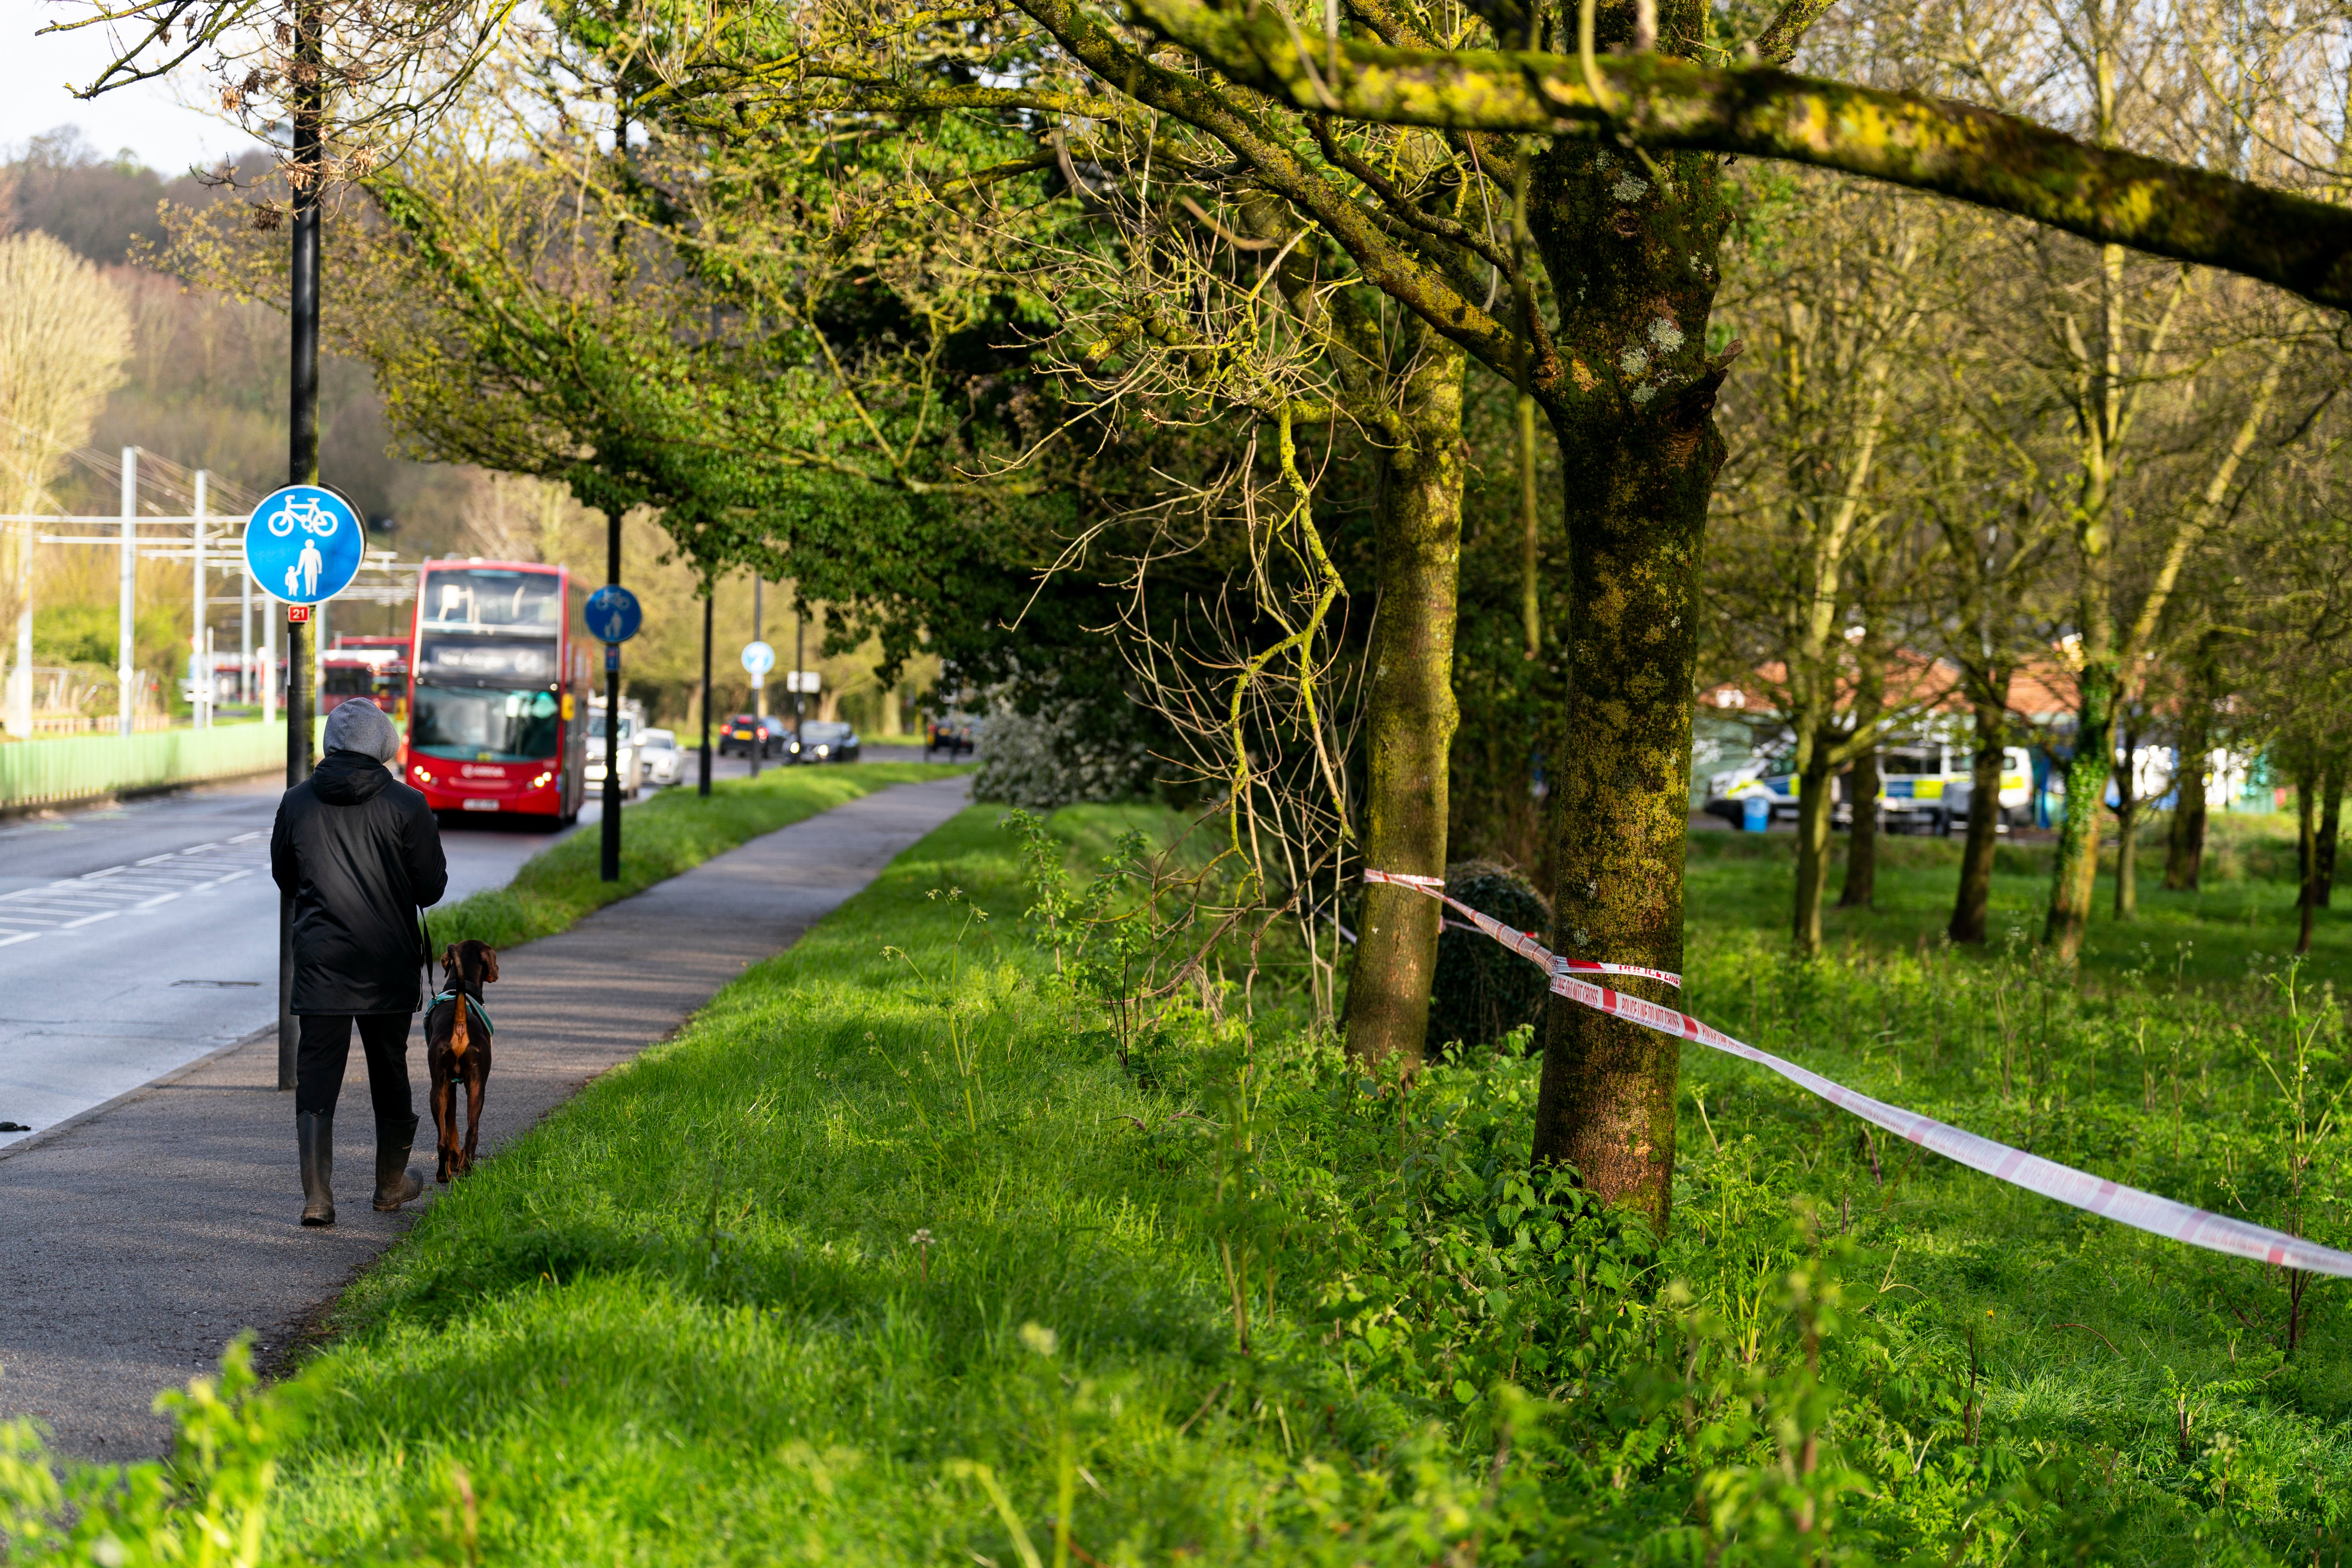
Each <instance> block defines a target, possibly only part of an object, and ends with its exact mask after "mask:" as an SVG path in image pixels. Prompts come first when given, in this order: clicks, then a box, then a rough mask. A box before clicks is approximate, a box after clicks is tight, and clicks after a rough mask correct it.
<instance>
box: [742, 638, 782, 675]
mask: <svg viewBox="0 0 2352 1568" xmlns="http://www.w3.org/2000/svg"><path fill="white" fill-rule="evenodd" d="M743 668H745V669H748V670H750V671H751V673H752V674H753V675H765V674H767V673H768V671H770V670H772V669H773V668H776V650H775V649H774V648H772V647H769V646H768V645H767V644H766V643H763V642H747V643H745V644H744V645H743Z"/></svg>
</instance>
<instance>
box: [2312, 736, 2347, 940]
mask: <svg viewBox="0 0 2352 1568" xmlns="http://www.w3.org/2000/svg"><path fill="white" fill-rule="evenodd" d="M2344 763H2345V756H2344V753H2343V752H2336V754H2335V755H2333V756H2331V757H2329V758H2328V759H2327V765H2326V767H2325V768H2323V769H2321V770H2320V774H2319V833H2318V837H2317V839H2316V840H2315V842H2314V844H2313V845H2312V903H2313V904H2314V905H2315V906H2316V907H2317V908H2319V909H2323V910H2324V909H2326V907H2327V895H2328V894H2329V892H2331V891H2332V890H2333V889H2334V888H2335V886H2336V828H2337V826H2338V825H2339V824H2340V823H2341V821H2342V819H2343V816H2344Z"/></svg>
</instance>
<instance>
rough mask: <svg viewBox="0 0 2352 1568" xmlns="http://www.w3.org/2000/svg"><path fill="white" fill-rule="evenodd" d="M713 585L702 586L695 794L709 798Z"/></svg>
mask: <svg viewBox="0 0 2352 1568" xmlns="http://www.w3.org/2000/svg"><path fill="white" fill-rule="evenodd" d="M715 596H716V595H713V594H712V592H711V584H709V583H705V584H703V585H702V773H701V777H700V778H699V779H698V781H697V782H696V784H695V790H694V793H695V794H697V795H702V796H704V797H706V798H707V797H708V796H709V794H710V601H711V600H712V598H714V597H715Z"/></svg>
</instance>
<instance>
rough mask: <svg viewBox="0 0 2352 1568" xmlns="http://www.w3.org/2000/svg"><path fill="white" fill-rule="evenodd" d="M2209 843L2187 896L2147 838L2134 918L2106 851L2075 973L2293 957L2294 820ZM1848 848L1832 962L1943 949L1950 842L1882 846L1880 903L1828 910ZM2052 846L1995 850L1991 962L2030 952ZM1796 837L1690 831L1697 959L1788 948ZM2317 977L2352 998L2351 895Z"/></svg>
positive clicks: (2216, 979) (2206, 975) (2103, 975)
mask: <svg viewBox="0 0 2352 1568" xmlns="http://www.w3.org/2000/svg"><path fill="white" fill-rule="evenodd" d="M2213 822H2214V828H2213V832H2212V834H2211V836H2210V839H2209V843H2208V849H2207V858H2206V865H2205V875H2204V877H2203V879H2202V886H2201V887H2200V889H2199V890H2197V891H2195V892H2180V893H2170V892H2166V891H2165V890H2164V888H2163V880H2164V849H2163V845H2162V840H2161V838H2160V837H2158V832H2159V829H2157V828H2151V829H2150V830H2149V831H2148V832H2147V833H2145V834H2143V836H2142V843H2141V847H2140V850H2139V854H2138V866H2137V878H2136V879H2135V880H2136V881H2137V888H2138V894H2139V912H2138V918H2137V920H2134V921H2116V918H2115V878H2114V867H2115V851H2114V848H2113V847H2112V846H2110V847H2108V848H2107V849H2106V850H2105V851H2104V852H2103V853H2102V854H2101V856H2100V861H2099V864H2100V873H2099V879H2098V885H2097V889H2096V893H2095V897H2094V898H2093V900H2092V914H2091V923H2090V931H2089V935H2088V938H2087V941H2086V944H2085V948H2084V955H2083V968H2084V973H2086V974H2088V975H2091V976H2093V977H2094V978H2095V979H2096V980H2097V981H2099V982H2100V983H2103V984H2104V983H2105V982H2107V981H2109V980H2113V979H2115V978H2116V977H2119V976H2121V975H2124V974H2126V973H2130V972H2132V971H2134V970H2138V969H2144V968H2146V967H2147V966H2148V964H2149V962H2150V959H2151V956H2152V957H2153V960H2154V962H2155V964H2156V966H2157V967H2158V968H2160V969H2162V970H2163V972H2164V973H2166V974H2168V975H2169V974H2171V973H2174V972H2175V969H2176V966H2177V967H2178V969H2179V973H2182V974H2183V975H2184V976H2186V977H2187V978H2189V979H2191V980H2195V981H2198V982H2200V983H2207V984H2221V983H2226V984H2234V983H2235V982H2237V981H2238V980H2240V979H2242V977H2243V976H2244V975H2245V974H2246V973H2247V972H2248V970H2249V968H2250V967H2252V968H2259V967H2261V966H2263V964H2264V963H2267V962H2268V961H2269V960H2271V959H2272V958H2273V957H2274V956H2275V955H2277V954H2280V953H2284V952H2292V951H2293V950H2294V942H2295V931H2296V918H2297V917H2296V912H2295V907H2294V901H2295V886H2294V863H2295V851H2294V818H2293V817H2289V816H2234V815H2228V816H2216V817H2215V818H2214V819H2213ZM1844 849H1845V839H1844V837H1843V835H1839V836H1838V837H1835V838H1833V839H1832V854H1833V855H1834V856H1835V858H1836V865H1835V866H1834V867H1833V868H1832V875H1831V878H1830V883H1829V903H1830V904H1831V905H1832V907H1828V908H1825V909H1824V910H1822V931H1823V934H1824V936H1825V938H1826V940H1827V942H1828V943H1829V945H1830V946H1831V947H1832V948H1833V949H1836V950H1839V951H1851V952H1864V951H1870V952H1916V951H1917V949H1918V946H1919V943H1920V942H1921V940H1922V939H1923V938H1924V939H1925V940H1926V942H1927V945H1928V946H1929V947H1931V948H1932V947H1935V946H1937V944H1938V943H1939V942H1941V940H1942V937H1943V933H1944V930H1945V927H1946V926H1947V925H1948V924H1949V923H1950V921H1951V918H1952V898H1953V894H1954V892H1955V891H1956V889H1957V887H1958V879H1959V864H1960V859H1959V858H1960V845H1959V841H1958V839H1942V838H1912V837H1885V838H1882V839H1880V840H1879V866H1878V886H1877V897H1876V899H1875V900H1874V904H1873V907H1872V908H1870V909H1868V910H1841V909H1837V908H1835V907H1833V906H1834V903H1835V900H1836V899H1837V894H1838V889H1839V886H1840V884H1841V883H1842V881H1843V878H1844V874H1845V873H1844ZM2052 853H2053V851H2052V848H2051V847H2050V846H2049V845H2047V844H2035V845H2011V844H2006V843H2004V844H2002V845H2001V846H2000V848H1999V849H1998V850H1996V852H1995V859H1994V868H1993V880H1992V910H1991V917H1990V920H1989V921H1987V922H1986V929H1987V931H1988V933H1989V934H1990V938H1991V941H1990V943H1989V944H1988V945H1989V947H1990V949H1991V950H1992V951H1994V952H1998V951H1999V950H2000V949H2001V948H2002V947H2003V946H2004V945H2006V942H2008V941H2009V940H2010V933H2011V932H2015V933H2016V937H2015V940H2016V941H2019V942H2031V941H2036V940H2038V939H2039V938H2040V936H2041V934H2042V917H2043V915H2044V914H2045V912H2046V911H2047V910H2048V909H2049V902H2050V863H2051V856H2052ZM1795 856H1796V839H1795V837H1794V836H1793V835H1789V834H1745V833H1715V832H1698V833H1693V834H1692V835H1691V837H1690V854H1689V880H1688V883H1687V891H1686V907H1687V909H1688V911H1689V919H1690V928H1689V934H1690V941H1691V943H1692V945H1693V948H1694V950H1695V951H1696V949H1697V948H1698V947H1699V946H1700V945H1702V944H1704V943H1706V942H1709V941H1711V940H1714V939H1715V937H1716V936H1717V933H1719V932H1727V931H1757V932H1759V933H1769V934H1771V935H1772V936H1775V937H1784V933H1786V932H1787V931H1788V929H1789V919H1790V899H1791V897H1792V894H1793V889H1794V882H1795V875H1796V869H1795V864H1796V863H1795ZM2308 972H2309V973H2311V974H2312V975H2313V976H2314V977H2315V978H2317V979H2326V980H2335V981H2336V982H2337V983H2338V984H2343V985H2346V986H2347V988H2352V890H2347V891H2346V893H2345V894H2344V895H2343V898H2342V901H2341V903H2340V904H2339V907H2337V908H2335V909H2327V910H2320V911H2318V915H2317V918H2316V921H2315V928H2314V931H2313V940H2312V962H2311V964H2310V966H2309V971H2308Z"/></svg>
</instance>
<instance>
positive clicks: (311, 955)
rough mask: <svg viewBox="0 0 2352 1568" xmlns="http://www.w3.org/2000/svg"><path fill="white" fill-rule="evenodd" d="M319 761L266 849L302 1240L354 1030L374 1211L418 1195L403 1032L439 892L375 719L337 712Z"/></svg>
mask: <svg viewBox="0 0 2352 1568" xmlns="http://www.w3.org/2000/svg"><path fill="white" fill-rule="evenodd" d="M326 752H327V754H326V756H325V758H324V759H323V760H322V761H321V762H320V763H319V766H318V768H317V770H316V771H315V772H313V773H311V774H310V778H309V779H308V780H306V781H304V782H303V783H301V784H296V785H295V786H294V787H293V788H292V789H289V790H288V791H287V792H286V795H285V798H284V799H282V800H280V801H279V802H278V825H277V827H276V828H275V829H274V830H273V831H272V832H271V834H270V836H269V870H270V874H271V875H272V876H273V877H275V878H276V879H277V881H278V889H279V890H280V891H282V892H283V893H285V894H286V896H287V897H289V898H290V899H292V900H294V1016H296V1017H297V1018H298V1019H299V1020H300V1023H301V1036H300V1045H299V1051H298V1053H297V1055H296V1058H295V1064H294V1142H295V1148H296V1150H297V1152H299V1155H300V1157H301V1163H302V1223H303V1224H304V1225H310V1226H322V1225H332V1224H334V1223H335V1194H334V1191H333V1187H332V1182H333V1179H334V1164H335V1137H334V1133H335V1101H336V1100H337V1099H338V1098H339V1097H340V1096H341V1094H342V1091H343V1068H344V1066H345V1065H346V1064H347V1063H348V1062H349V1060H350V1059H351V1051H352V1025H353V1024H354V1023H356V1024H357V1025H358V1026H359V1031H360V1045H361V1047H362V1049H363V1050H364V1051H365V1052H366V1054H367V1069H368V1095H369V1098H370V1099H371V1100H373V1101H374V1104H375V1206H376V1207H377V1208H378V1209H380V1210H383V1211H386V1212H389V1211H391V1210H393V1209H396V1208H398V1207H399V1206H400V1205H403V1204H404V1203H406V1202H408V1201H409V1200H410V1199H411V1198H414V1197H415V1196H416V1195H417V1194H420V1193H422V1192H423V1191H424V1190H425V1178H424V1177H423V1176H422V1175H421V1174H419V1173H416V1172H415V1171H412V1170H410V1169H409V1168H408V1153H409V1150H410V1149H411V1148H413V1147H414V1146H415V1141H416V1110H415V1100H414V1099H413V1098H412V1097H411V1095H410V1092H409V1085H408V1021H409V1018H410V1016H412V1015H414V1014H415V1011H416V1009H417V1008H418V1006H420V1005H422V1004H423V1002H424V999H425V998H424V986H423V984H422V979H423V974H422V970H421V968H420V965H419V963H418V959H419V956H420V952H421V944H420V942H419V941H418V937H417V931H416V912H417V910H421V909H425V908H426V907H428V906H430V905H432V904H435V903H437V902H439V901H440V899H441V895H442V893H443V891H445V890H446V889H447V887H448V885H449V866H448V862H447V861H446V859H445V858H443V856H442V853H441V827H440V824H439V823H438V822H437V821H436V820H435V818H434V816H433V810H432V808H431V807H430V806H428V805H425V795H424V794H423V792H421V791H418V790H414V789H411V788H410V787H409V786H408V785H406V784H402V783H401V782H400V781H399V780H398V779H395V778H394V777H393V776H392V774H391V773H390V772H389V771H388V770H387V769H386V768H385V767H384V764H385V763H389V762H391V761H392V760H393V759H394V758H395V757H397V756H398V755H399V754H400V735H399V732H398V731H395V730H394V729H393V727H392V721H391V720H390V719H387V718H385V717H384V714H383V709H381V708H378V707H377V706H376V705H375V704H374V703H373V702H370V701H367V700H364V699H362V698H353V699H352V700H350V701H348V702H343V703H340V704H338V705H337V706H336V708H335V710H334V711H333V712H332V713H330V714H329V715H328V716H327V733H326Z"/></svg>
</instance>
